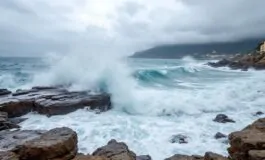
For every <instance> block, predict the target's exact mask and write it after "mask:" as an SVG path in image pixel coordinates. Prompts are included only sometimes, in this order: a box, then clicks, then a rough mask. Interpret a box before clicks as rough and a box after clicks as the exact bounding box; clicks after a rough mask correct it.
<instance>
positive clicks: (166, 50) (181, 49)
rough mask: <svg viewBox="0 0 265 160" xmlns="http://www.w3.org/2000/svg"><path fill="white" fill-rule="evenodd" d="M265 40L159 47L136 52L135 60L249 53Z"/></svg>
mask: <svg viewBox="0 0 265 160" xmlns="http://www.w3.org/2000/svg"><path fill="white" fill-rule="evenodd" d="M262 40H264V39H261V38H260V39H249V40H243V41H238V42H219V43H206V44H175V45H163V46H157V47H154V48H151V49H147V50H144V51H140V52H136V53H135V54H134V55H132V56H131V57H133V58H182V57H184V56H187V55H190V56H195V57H203V56H205V55H207V54H208V55H209V54H212V55H220V54H236V53H248V52H251V51H253V50H255V49H256V47H257V45H258V44H259V43H260V42H261V41H262Z"/></svg>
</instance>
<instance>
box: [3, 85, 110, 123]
mask: <svg viewBox="0 0 265 160" xmlns="http://www.w3.org/2000/svg"><path fill="white" fill-rule="evenodd" d="M84 107H89V108H90V109H92V110H98V111H100V112H104V111H107V110H109V109H111V99H110V95H109V94H106V93H98V94H92V93H89V92H70V91H67V90H65V89H63V88H56V87H33V88H32V89H30V90H18V91H17V92H15V93H13V94H12V95H11V94H9V95H6V96H1V97H0V111H2V112H7V113H8V115H9V118H13V117H19V116H22V115H25V114H27V113H29V112H31V111H36V112H38V113H40V114H45V115H48V116H52V115H63V114H67V113H70V112H73V111H75V110H77V109H81V108H84Z"/></svg>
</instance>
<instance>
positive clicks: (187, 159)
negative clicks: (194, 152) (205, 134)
mask: <svg viewBox="0 0 265 160" xmlns="http://www.w3.org/2000/svg"><path fill="white" fill-rule="evenodd" d="M165 160H204V158H203V157H202V156H187V155H181V154H176V155H174V156H172V157H170V158H166V159H165Z"/></svg>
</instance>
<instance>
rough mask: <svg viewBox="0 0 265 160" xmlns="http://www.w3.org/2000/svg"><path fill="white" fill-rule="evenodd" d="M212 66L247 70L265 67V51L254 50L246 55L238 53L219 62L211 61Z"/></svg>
mask: <svg viewBox="0 0 265 160" xmlns="http://www.w3.org/2000/svg"><path fill="white" fill-rule="evenodd" d="M208 65H209V66H211V67H215V68H217V67H229V68H231V69H241V70H243V71H247V70H248V69H250V68H253V69H256V70H264V69H265V52H258V51H256V52H252V53H250V54H246V55H237V56H234V57H233V58H228V59H222V60H220V61H218V62H209V63H208Z"/></svg>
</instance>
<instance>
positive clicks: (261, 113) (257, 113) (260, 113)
mask: <svg viewBox="0 0 265 160" xmlns="http://www.w3.org/2000/svg"><path fill="white" fill-rule="evenodd" d="M263 114H264V113H263V112H261V111H258V112H256V113H255V114H254V116H260V115H263Z"/></svg>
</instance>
